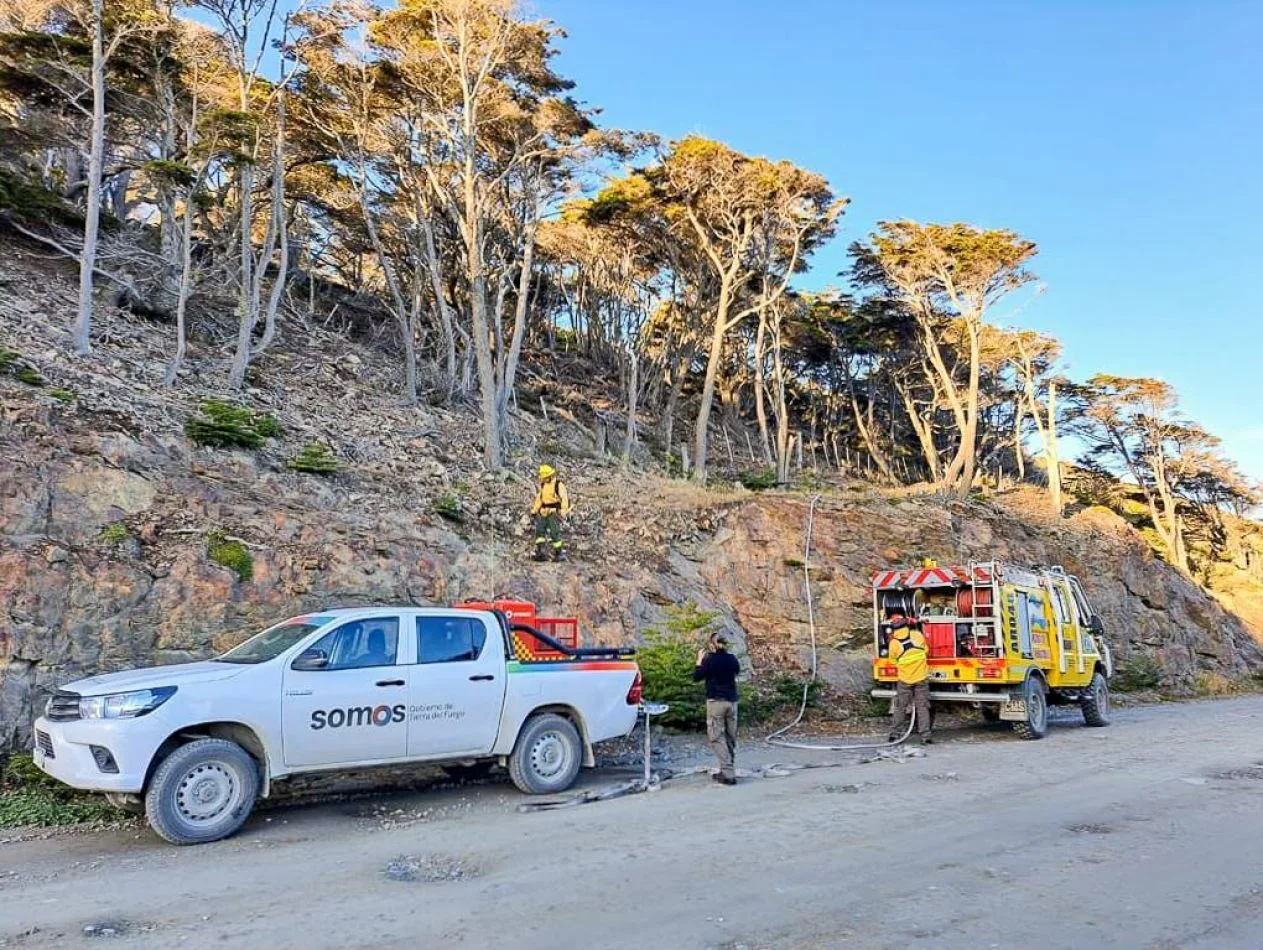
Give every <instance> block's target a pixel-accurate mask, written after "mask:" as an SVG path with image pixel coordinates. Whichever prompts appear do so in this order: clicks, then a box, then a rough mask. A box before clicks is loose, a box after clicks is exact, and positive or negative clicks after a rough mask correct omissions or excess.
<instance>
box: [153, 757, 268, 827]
mask: <svg viewBox="0 0 1263 950" xmlns="http://www.w3.org/2000/svg"><path fill="white" fill-rule="evenodd" d="M258 794H259V767H258V765H257V763H256V762H255V761H254V759H253V758H251V757H250V753H248V752H246V750H245V749H243V748H241V746H239V745H237V744H236V743H235V742H229V741H228V740H227V739H195V740H194V741H192V742H189V743H187V744H186V745H182V746H180V747H179V748H178V749H176V750H175V751H174V752H172V753H171V754H170V755H168V756H167V757H166V758H165V759H163V760H162V764H161V765H159V766H158V770H157V771H156V772H154V776H153V780H152V781H151V782H150V783H149V790H148V791H147V792H146V793H145V815H146V816H147V817H148V818H149V824H150V826H152V828H153V830H154V831H156V832H157V833H158V834H159V835H161V836H162V837H163V838H165V839H166V840H167V841H170V842H171V843H172V844H202V843H204V842H207V841H218V840H219V839H220V838H226V837H228V836H229V835H230V834H232V833H233V832H234V831H236V830H237V829H238V828H240V827H241V826H242V825H243V824H245V820H246V819H247V818H249V817H250V812H251V811H252V810H253V808H254V800H255V799H256V798H257V797H258Z"/></svg>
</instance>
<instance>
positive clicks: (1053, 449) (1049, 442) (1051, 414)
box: [1044, 382, 1065, 518]
mask: <svg viewBox="0 0 1263 950" xmlns="http://www.w3.org/2000/svg"><path fill="white" fill-rule="evenodd" d="M1046 433H1047V434H1046V435H1045V436H1044V458H1045V459H1046V460H1047V462H1046V464H1047V466H1048V494H1049V495H1050V496H1051V499H1052V507H1053V513H1054V514H1055V515H1056V516H1057V517H1058V518H1060V517H1061V513H1062V510H1063V509H1064V507H1065V506H1064V504H1063V502H1062V500H1061V456H1060V454H1059V453H1058V451H1057V384H1056V383H1054V382H1050V383H1049V384H1048V427H1047V430H1046Z"/></svg>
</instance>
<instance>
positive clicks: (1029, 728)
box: [1013, 676, 1048, 739]
mask: <svg viewBox="0 0 1263 950" xmlns="http://www.w3.org/2000/svg"><path fill="white" fill-rule="evenodd" d="M1022 694H1023V696H1022V698H1023V699H1025V700H1026V721H1025V722H1015V723H1013V731H1014V732H1015V733H1017V737H1018V738H1019V739H1042V738H1044V736H1046V735H1047V734H1048V689H1047V687H1045V686H1044V681H1043V680H1042V679H1040V678H1039V677H1038V676H1032V677H1030V678H1029V679H1027V681H1026V686H1025V688H1024V689H1023V690H1022Z"/></svg>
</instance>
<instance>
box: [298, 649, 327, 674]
mask: <svg viewBox="0 0 1263 950" xmlns="http://www.w3.org/2000/svg"><path fill="white" fill-rule="evenodd" d="M328 665H329V654H327V653H325V651H324V650H304V651H303V652H302V653H300V654H298V656H297V657H295V658H294V662H293V663H291V664H290V667H289V668H290V669H291V670H300V671H301V670H306V671H312V670H323V669H324V668H325V667H326V666H328Z"/></svg>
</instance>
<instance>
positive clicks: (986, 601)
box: [872, 561, 1113, 739]
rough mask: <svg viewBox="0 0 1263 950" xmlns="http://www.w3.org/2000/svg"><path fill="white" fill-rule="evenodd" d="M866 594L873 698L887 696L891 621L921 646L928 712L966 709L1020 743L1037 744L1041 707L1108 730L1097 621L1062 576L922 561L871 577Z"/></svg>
mask: <svg viewBox="0 0 1263 950" xmlns="http://www.w3.org/2000/svg"><path fill="white" fill-rule="evenodd" d="M872 585H873V643H874V654H875V655H874V657H873V679H874V681H875V688H874V689H873V691H872V695H873V696H874V697H876V698H879V699H893V698H894V695H895V685H896V683H897V681H898V676H897V670H896V667H895V664H894V662H893V661H891V660H890V659H889V658H888V650H887V645H888V642H889V639H890V629H891V628H890V618H891V616H892V615H894V614H895V613H901V614H903V615H904V617H906V618H907V620H908V622H909V624H910V625H912V626H913V627H914V628H917V629H919V630H920V631H921V633H922V634H923V635H924V637H925V641H926V646H927V648H928V653H929V657H928V660H929V668H930V698H931V699H932V701H933V702H935V703H940V702H952V703H967V704H969V705H971V706H973V707H974V708H976V709H979V710H980V711H981V713H982V715H983V716H984V717H985V718H986V719H987V720H988V721H990V722H995V721H1004V722H1011V723H1012V724H1013V730H1014V732H1015V733H1017V735H1018V736H1020V737H1021V738H1023V739H1040V738H1043V736H1044V735H1046V734H1047V732H1048V707H1049V705H1069V704H1074V705H1077V706H1079V708H1080V709H1081V710H1082V712H1083V719H1084V722H1086V723H1087V725H1089V726H1106V725H1108V724H1109V719H1110V700H1109V679H1110V676H1111V674H1112V673H1113V663H1112V660H1111V657H1110V651H1109V647H1108V645H1107V644H1106V642H1105V638H1104V630H1103V628H1102V624H1101V620H1100V617H1099V616H1098V615H1097V614H1096V612H1095V611H1094V610H1093V609H1092V605H1091V604H1090V603H1089V602H1088V598H1087V595H1086V594H1084V592H1083V585H1082V584H1081V583H1080V582H1079V580H1078V578H1076V577H1074V576H1073V575H1071V574H1067V573H1066V572H1065V571H1064V570H1063V569H1062V568H1060V567H1045V568H1028V567H1020V566H1017V565H1014V564H1006V563H1002V562H1000V561H989V562H983V563H978V562H970V563H967V564H952V565H946V566H939V565H938V564H937V563H935V562H933V561H926V562H925V563H923V564H922V565H921V566H920V567H912V568H895V569H890V570H882V571H877V572H876V573H874V574H873V577H872Z"/></svg>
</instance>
